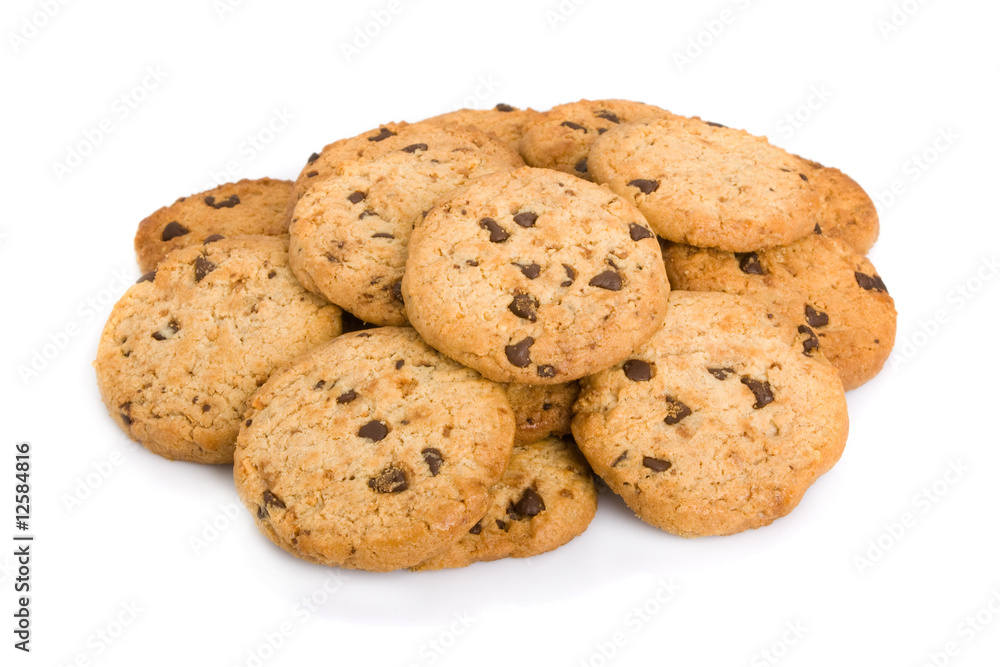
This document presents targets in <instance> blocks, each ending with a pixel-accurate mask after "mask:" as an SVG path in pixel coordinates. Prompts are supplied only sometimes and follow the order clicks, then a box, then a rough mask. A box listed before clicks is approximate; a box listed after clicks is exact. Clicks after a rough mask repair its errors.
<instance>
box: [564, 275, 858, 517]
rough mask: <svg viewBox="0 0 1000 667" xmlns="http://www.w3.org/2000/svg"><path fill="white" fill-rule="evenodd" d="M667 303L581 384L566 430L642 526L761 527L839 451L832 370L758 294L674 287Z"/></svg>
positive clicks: (839, 400) (841, 409)
mask: <svg viewBox="0 0 1000 667" xmlns="http://www.w3.org/2000/svg"><path fill="white" fill-rule="evenodd" d="M669 300H670V307H669V309H668V312H667V318H666V320H665V322H664V325H663V328H662V329H660V331H658V332H657V333H656V335H655V336H653V337H652V338H651V339H650V340H649V342H648V343H647V344H646V345H644V346H643V347H642V348H640V349H639V350H636V352H635V353H633V354H632V355H631V357H630V358H629V359H628V360H626V361H625V362H624V363H622V364H618V365H616V366H614V367H613V368H610V369H608V370H605V371H602V372H601V373H598V374H596V375H594V376H592V377H589V378H587V379H586V380H584V381H583V382H582V383H581V384H582V390H581V392H580V398H579V400H578V401H577V403H576V416H575V417H574V418H573V435H574V437H575V438H576V441H577V443H578V444H579V446H580V449H581V450H582V451H583V453H584V454H585V455H586V457H587V460H588V461H590V464H591V466H593V468H594V471H595V472H596V473H597V474H598V475H600V476H601V477H602V478H603V479H604V480H605V481H606V482H607V483H608V486H610V487H611V489H612V490H614V492H615V493H617V494H618V495H620V496H621V497H622V498H623V499H624V500H625V503H626V504H627V505H628V506H629V507H630V508H631V509H632V510H633V511H634V512H635V513H636V514H637V515H638V516H639V517H640V518H641V519H642V520H643V521H646V522H647V523H650V524H652V525H654V526H656V527H658V528H661V529H663V530H666V531H669V532H671V533H674V534H676V535H681V536H685V537H694V536H700V535H729V534H732V533H737V532H740V531H743V530H747V529H751V528H759V527H761V526H766V525H768V524H770V523H771V522H772V521H774V520H775V519H777V518H780V517H782V516H784V515H786V514H788V513H789V512H790V511H791V510H792V509H794V508H795V506H796V505H797V504H798V503H799V501H800V500H801V499H802V496H803V494H804V493H805V491H806V489H807V488H808V487H809V486H810V485H811V484H812V483H813V482H814V481H815V480H816V479H817V478H818V477H819V476H820V475H821V474H823V473H824V472H826V471H827V470H829V469H830V468H831V467H832V466H833V465H834V463H836V462H837V460H838V458H839V457H840V454H841V452H842V451H843V448H844V444H845V442H846V440H847V428H848V424H847V403H846V400H845V398H844V391H843V388H842V387H841V384H840V380H839V378H838V377H837V372H836V370H835V369H834V368H833V367H832V366H830V364H829V363H828V362H827V361H826V360H825V359H824V358H823V355H822V354H820V353H818V352H813V353H811V354H804V353H803V349H802V345H801V342H802V337H801V336H798V337H796V336H794V330H793V329H791V328H789V327H788V326H787V325H784V324H783V323H781V320H780V318H774V319H768V313H767V311H766V309H765V307H764V305H763V304H760V303H758V302H755V301H753V300H751V299H746V298H743V297H738V296H734V295H731V294H722V293H710V292H683V291H679V290H678V291H674V292H671V293H670V299H669Z"/></svg>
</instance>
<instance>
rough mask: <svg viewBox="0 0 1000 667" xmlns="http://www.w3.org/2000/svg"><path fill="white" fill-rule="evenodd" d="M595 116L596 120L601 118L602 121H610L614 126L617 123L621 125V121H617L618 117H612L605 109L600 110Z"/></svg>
mask: <svg viewBox="0 0 1000 667" xmlns="http://www.w3.org/2000/svg"><path fill="white" fill-rule="evenodd" d="M595 115H596V116H597V117H598V118H603V119H604V120H610V121H611V122H612V123H614V124H615V125H617V124H618V123H621V121H620V120H619V119H618V116H616V115H614V114H613V113H611V112H610V111H607V110H605V109H601V110H600V111H598V112H597V113H596V114H595Z"/></svg>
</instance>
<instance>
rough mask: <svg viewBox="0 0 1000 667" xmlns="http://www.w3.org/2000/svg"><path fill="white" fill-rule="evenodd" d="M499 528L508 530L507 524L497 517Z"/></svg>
mask: <svg viewBox="0 0 1000 667" xmlns="http://www.w3.org/2000/svg"><path fill="white" fill-rule="evenodd" d="M497 528H499V529H500V530H507V524H505V523H504V522H503V521H501V520H500V519H497Z"/></svg>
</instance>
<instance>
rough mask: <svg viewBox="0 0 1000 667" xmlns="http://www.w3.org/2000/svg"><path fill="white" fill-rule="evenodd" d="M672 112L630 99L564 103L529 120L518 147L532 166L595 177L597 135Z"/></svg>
mask: <svg viewBox="0 0 1000 667" xmlns="http://www.w3.org/2000/svg"><path fill="white" fill-rule="evenodd" d="M670 115H671V114H670V112H668V111H665V110H664V109H661V108H659V107H655V106H652V105H650V104H643V103H642V102H630V101H628V100H580V101H579V102H570V103H569V104H561V105H559V106H556V107H552V108H551V109H550V110H549V111H547V112H545V113H543V114H541V115H540V116H538V117H537V118H535V119H534V120H533V121H532V122H531V123H529V124H528V126H527V127H526V128H525V131H524V136H523V137H522V139H521V142H520V144H519V149H520V151H521V156H522V157H523V158H524V161H525V162H526V163H527V164H528V165H529V166H531V167H544V168H546V169H557V170H559V171H564V172H566V173H567V174H573V175H574V176H579V177H580V178H586V179H588V180H591V181H592V180H594V179H593V178H592V177H591V174H590V171H589V169H588V167H587V160H588V157H589V155H590V148H591V146H593V145H594V142H595V141H597V137H599V136H601V135H602V134H604V133H605V132H607V131H608V130H610V129H611V128H614V127H617V126H618V125H620V124H623V123H632V122H634V121H638V120H645V119H649V118H662V117H665V116H670Z"/></svg>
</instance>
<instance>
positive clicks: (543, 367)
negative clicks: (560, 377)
mask: <svg viewBox="0 0 1000 667" xmlns="http://www.w3.org/2000/svg"><path fill="white" fill-rule="evenodd" d="M535 372H537V373H538V377H540V378H554V377H555V376H556V367H555V366H550V365H549V364H539V365H538V367H537V368H535ZM542 409H543V410H548V409H549V408H546V407H544V406H542Z"/></svg>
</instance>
